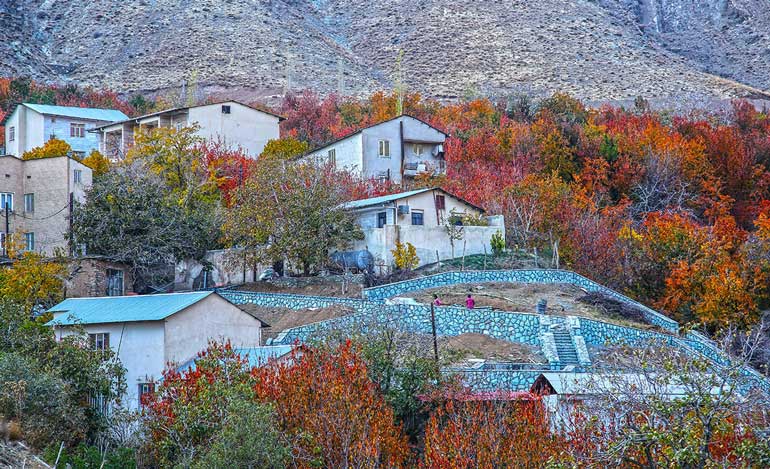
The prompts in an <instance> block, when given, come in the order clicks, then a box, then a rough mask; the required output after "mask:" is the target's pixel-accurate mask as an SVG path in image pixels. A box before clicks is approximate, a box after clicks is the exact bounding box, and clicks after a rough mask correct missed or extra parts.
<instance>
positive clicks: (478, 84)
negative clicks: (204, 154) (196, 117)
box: [0, 0, 770, 101]
mask: <svg viewBox="0 0 770 469" xmlns="http://www.w3.org/2000/svg"><path fill="white" fill-rule="evenodd" d="M0 27H1V28H0V36H2V38H0V39H2V40H1V41H0V54H2V64H1V65H0V74H2V75H10V74H29V75H32V76H33V77H35V78H38V79H47V80H53V79H61V80H73V81H79V82H84V83H88V84H93V85H97V86H107V87H111V88H114V89H117V90H119V91H155V90H162V89H165V88H173V87H178V86H180V84H181V83H183V82H184V81H186V80H188V79H190V78H191V77H196V79H197V81H198V83H199V84H200V86H201V88H202V89H203V90H204V91H205V92H228V93H233V92H234V93H239V94H241V95H242V96H243V95H246V96H248V97H259V96H272V95H278V94H282V93H283V92H285V91H286V90H288V89H301V88H313V89H316V90H318V91H320V92H330V91H342V92H343V93H347V94H359V93H368V92H371V91H372V90H375V89H379V88H387V87H389V86H391V84H392V81H391V79H392V77H393V71H394V69H395V63H396V57H397V55H398V51H399V50H401V49H403V51H404V58H403V65H402V70H403V75H404V81H405V82H406V84H407V85H408V87H409V88H410V89H412V90H415V91H420V92H422V93H423V94H426V95H430V96H435V97H446V98H453V97H458V96H463V95H465V94H468V93H476V92H481V93H490V92H498V91H510V90H524V91H530V92H541V93H548V92H553V91H556V90H563V91H567V92H570V93H572V94H574V95H576V96H578V97H580V98H583V99H586V100H589V101H603V100H619V99H629V98H633V97H635V96H637V95H643V96H646V97H648V98H657V99H681V98H683V97H684V98H690V97H708V98H717V99H722V98H730V97H738V96H741V97H767V96H768V94H767V90H768V89H770V73H768V70H770V5H768V2H767V0H706V1H695V0H670V1H663V0H643V1H632V0H593V1H589V0H576V1H563V0H558V1H544V0H535V1H533V0H506V1H503V0H482V1H473V2H471V1H468V0H389V1H383V0H367V1H360V0H359V1H354V0H315V1H307V0H225V1H216V0H189V1H184V2H180V1H177V0H139V1H137V2H129V3H126V2H118V1H116V0H92V1H89V2H71V1H67V0H0ZM761 90H765V92H763V91H761Z"/></svg>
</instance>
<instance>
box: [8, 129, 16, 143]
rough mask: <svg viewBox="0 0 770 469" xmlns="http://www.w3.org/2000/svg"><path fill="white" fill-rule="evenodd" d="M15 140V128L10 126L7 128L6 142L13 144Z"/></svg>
mask: <svg viewBox="0 0 770 469" xmlns="http://www.w3.org/2000/svg"><path fill="white" fill-rule="evenodd" d="M15 140H16V126H15V125H12V126H10V127H8V141H9V142H13V141H15Z"/></svg>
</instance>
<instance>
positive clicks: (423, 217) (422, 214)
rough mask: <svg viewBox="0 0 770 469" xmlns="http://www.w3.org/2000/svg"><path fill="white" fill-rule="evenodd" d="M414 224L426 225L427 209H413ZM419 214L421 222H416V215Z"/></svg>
mask: <svg viewBox="0 0 770 469" xmlns="http://www.w3.org/2000/svg"><path fill="white" fill-rule="evenodd" d="M411 215H412V225H413V226H425V210H412V213H411ZM416 215H419V217H420V223H415V216H416Z"/></svg>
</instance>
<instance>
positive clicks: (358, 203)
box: [342, 188, 433, 209]
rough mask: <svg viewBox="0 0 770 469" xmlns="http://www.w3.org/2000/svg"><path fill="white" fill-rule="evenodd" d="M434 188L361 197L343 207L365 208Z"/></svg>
mask: <svg viewBox="0 0 770 469" xmlns="http://www.w3.org/2000/svg"><path fill="white" fill-rule="evenodd" d="M432 190H433V188H428V189H417V190H414V191H409V192H399V193H398V194H390V195H382V196H380V197H372V198H371V199H361V200H354V201H352V202H347V203H345V204H342V207H343V208H348V209H356V208H364V207H371V206H374V205H383V204H386V203H388V202H393V201H396V200H399V199H403V198H406V197H410V196H413V195H417V194H422V193H423V192H428V191H432Z"/></svg>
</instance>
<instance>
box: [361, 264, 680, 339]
mask: <svg viewBox="0 0 770 469" xmlns="http://www.w3.org/2000/svg"><path fill="white" fill-rule="evenodd" d="M486 282H509V283H569V284H572V285H576V286H578V287H580V288H583V289H585V290H587V291H591V292H601V293H603V294H605V295H607V296H610V297H612V298H614V299H616V300H618V301H620V302H622V303H626V304H629V305H633V306H634V307H636V308H639V309H640V310H641V311H642V314H643V315H644V317H645V319H646V320H647V321H648V322H649V323H651V324H654V325H656V326H659V327H661V328H663V329H666V330H668V331H671V332H675V333H676V332H678V331H679V323H678V322H676V321H674V320H673V319H671V318H668V317H666V316H664V315H662V314H660V313H659V312H657V311H655V310H653V309H651V308H649V307H647V306H645V305H643V304H642V303H639V302H638V301H635V300H632V299H631V298H629V297H627V296H625V295H623V294H620V293H618V292H616V291H614V290H612V289H610V288H607V287H605V286H603V285H600V284H598V283H596V282H594V281H593V280H590V279H588V278H586V277H583V276H582V275H580V274H576V273H575V272H571V271H568V270H553V269H530V270H471V271H464V272H442V273H439V274H434V275H427V276H425V277H419V278H415V279H411V280H404V281H402V282H396V283H390V284H387V285H381V286H378V287H372V288H366V289H364V291H363V296H364V298H365V299H367V300H371V301H378V300H380V301H381V300H384V299H386V298H392V297H394V296H400V295H403V294H405V293H410V292H415V291H419V290H425V289H428V288H436V287H442V286H446V285H456V284H462V283H486Z"/></svg>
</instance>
